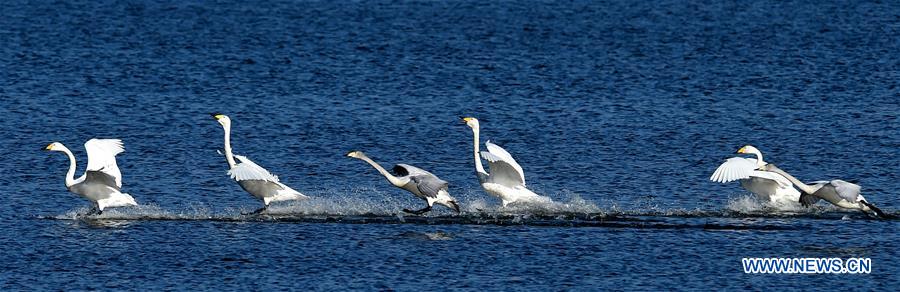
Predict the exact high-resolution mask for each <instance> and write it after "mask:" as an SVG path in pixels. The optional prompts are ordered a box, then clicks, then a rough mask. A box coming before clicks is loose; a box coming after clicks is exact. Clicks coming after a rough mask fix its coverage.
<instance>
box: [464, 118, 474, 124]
mask: <svg viewBox="0 0 900 292" xmlns="http://www.w3.org/2000/svg"><path fill="white" fill-rule="evenodd" d="M474 119H475V118H462V121H463V122H464V123H468V122H469V121H471V120H474Z"/></svg>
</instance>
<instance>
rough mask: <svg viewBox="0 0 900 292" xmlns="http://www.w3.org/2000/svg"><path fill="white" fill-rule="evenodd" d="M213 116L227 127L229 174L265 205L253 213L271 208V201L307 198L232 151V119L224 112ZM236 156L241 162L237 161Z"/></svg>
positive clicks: (226, 151)
mask: <svg viewBox="0 0 900 292" xmlns="http://www.w3.org/2000/svg"><path fill="white" fill-rule="evenodd" d="M212 116H213V118H215V119H216V121H218V122H219V124H221V125H222V128H224V129H225V160H226V161H227V162H228V167H229V168H230V170H229V171H228V175H230V176H231V178H232V179H234V180H235V181H237V183H238V185H240V186H241V188H242V189H244V190H245V191H247V192H248V193H250V194H251V195H253V196H254V197H256V198H257V199H260V200H262V201H263V204H264V205H265V206H264V207H262V208H260V209H258V210H256V211H254V212H253V214H257V213H260V212H262V211H265V210H266V209H267V208H269V203H272V202H279V201H290V200H300V199H306V198H308V197H307V196H305V195H303V194H301V193H300V192H298V191H295V190H294V189H292V188H290V187H288V186H286V185H284V184H283V183H281V182H279V181H278V177H277V176H275V175H272V174H271V173H269V171H267V170H266V169H265V168H262V167H261V166H259V165H257V164H256V163H253V161H250V159H247V157H244V156H240V155H234V154H232V153H231V119H230V118H228V116H226V115H223V114H212ZM235 158H237V160H239V161H240V163H236V162H235Z"/></svg>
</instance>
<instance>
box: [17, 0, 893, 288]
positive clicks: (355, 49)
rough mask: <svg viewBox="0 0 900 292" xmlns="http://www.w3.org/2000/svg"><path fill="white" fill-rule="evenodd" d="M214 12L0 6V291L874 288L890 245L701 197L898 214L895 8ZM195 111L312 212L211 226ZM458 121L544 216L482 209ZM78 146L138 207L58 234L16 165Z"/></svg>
mask: <svg viewBox="0 0 900 292" xmlns="http://www.w3.org/2000/svg"><path fill="white" fill-rule="evenodd" d="M9 2H12V3H9ZM227 2H229V1H220V3H210V2H207V1H202V2H201V1H168V2H163V3H143V2H140V1H60V2H51V1H28V2H26V1H7V3H4V5H2V7H0V16H2V17H0V116H2V118H0V127H2V133H3V136H4V138H3V139H0V157H2V158H3V159H4V161H5V162H4V163H2V170H3V172H2V173H3V175H2V176H0V184H2V185H3V188H2V190H3V191H2V193H3V196H2V198H3V200H2V203H0V218H2V221H0V243H2V246H3V249H2V259H3V260H0V285H2V286H0V287H2V288H3V290H22V289H29V290H31V289H35V290H45V289H47V290H50V289H52V290H56V289H61V288H65V289H78V290H81V289H116V290H119V289H129V290H130V289H134V290H161V289H176V288H191V289H204V290H206V289H209V290H212V289H219V288H227V289H241V290H248V289H259V290H273V289H284V288H303V289H305V288H312V289H321V290H337V289H344V288H355V289H362V290H377V289H399V290H419V289H421V290H438V289H466V290H501V289H502V290H537V289H540V290H568V289H578V290H581V289H585V290H600V289H629V290H632V289H634V290H658V289H703V290H707V289H722V288H728V289H747V288H750V289H763V288H764V287H770V286H774V287H777V288H780V289H788V290H795V289H829V290H833V289H845V288H859V289H863V290H891V289H895V288H896V285H897V282H898V270H900V269H898V268H897V263H898V261H900V255H898V246H900V244H898V242H900V235H898V222H900V221H896V220H893V221H892V220H873V219H869V218H867V217H865V216H864V215H863V214H862V213H859V212H851V211H842V210H837V209H835V208H833V207H830V206H827V205H825V204H822V205H820V206H818V207H816V208H815V209H812V210H802V209H801V210H794V211H790V212H775V211H772V210H770V209H769V208H768V207H767V206H765V205H763V204H760V203H758V202H755V201H753V200H752V199H751V197H750V196H748V194H747V193H746V192H744V191H743V190H742V189H741V188H740V187H739V186H738V185H737V184H736V183H733V184H726V185H722V184H716V183H712V182H709V181H708V177H709V175H710V174H711V173H712V171H713V170H714V169H715V167H716V166H717V165H718V163H720V162H721V161H722V159H724V158H727V157H730V156H731V155H733V154H731V153H733V152H734V151H735V150H736V149H737V148H739V147H740V146H742V145H744V144H753V145H756V146H758V147H759V148H760V149H761V150H762V151H763V152H764V153H766V154H767V160H768V161H770V162H775V163H778V164H779V166H780V167H781V168H783V169H786V170H788V171H791V172H792V173H794V174H796V175H797V176H799V177H800V178H802V179H807V180H812V179H830V178H843V179H846V180H850V181H854V182H857V183H859V184H860V185H862V186H863V192H864V194H865V196H866V198H868V199H869V200H870V201H872V202H874V203H875V204H877V205H879V206H881V207H882V208H883V209H885V210H886V211H887V212H890V213H894V214H897V213H898V211H897V210H898V209H900V199H898V196H897V195H898V192H897V190H896V188H897V187H898V184H897V181H900V165H898V163H897V162H898V158H900V157H898V153H900V151H898V149H900V121H898V115H900V88H898V81H897V80H898V77H900V64H898V60H900V55H898V53H897V52H900V38H898V35H900V5H897V4H896V3H895V2H892V1H876V2H863V3H855V2H854V1H846V2H844V1H841V2H834V3H820V1H799V2H797V1H788V2H785V1H752V2H749V1H738V2H737V3H734V2H730V1H725V2H723V1H706V2H703V1H661V2H646V3H643V2H633V1H616V2H606V1H604V2H600V1H589V2H581V1H574V2H573V1H564V2H532V1H528V2H525V3H481V2H484V1H473V2H464V1H458V2H457V1H453V2H409V3H407V2H363V3H359V2H343V1H340V2H338V3H330V2H269V3H264V4H257V3H252V4H251V3H247V4H240V3H227ZM216 111H218V112H223V113H227V114H229V115H231V117H232V119H233V120H234V135H233V139H234V145H235V151H236V152H238V153H241V154H245V155H248V156H249V157H250V158H252V159H253V160H254V161H256V162H258V163H260V164H261V165H263V166H265V167H267V168H268V169H269V170H271V171H272V172H274V173H276V174H278V175H279V176H280V177H281V179H282V180H283V181H284V182H285V183H287V184H288V185H290V186H292V187H293V188H295V189H297V190H299V191H301V192H303V193H305V194H307V195H310V196H312V197H314V199H312V200H310V201H306V202H299V203H293V204H281V205H277V206H274V207H273V210H272V215H270V216H263V217H248V216H242V215H239V214H240V213H241V211H249V210H253V209H256V208H258V207H259V206H260V203H259V202H257V201H254V200H253V199H252V198H251V197H250V196H249V195H247V194H245V193H244V192H243V191H241V190H240V188H239V187H238V186H237V185H236V184H235V183H234V182H233V181H230V180H229V178H228V176H227V175H226V174H225V172H226V164H225V162H224V160H223V159H222V158H221V156H219V155H217V154H216V152H215V150H216V149H218V148H220V147H221V145H222V142H221V133H222V130H221V129H220V128H219V126H218V124H216V123H215V121H213V120H212V119H211V118H210V117H209V116H208V113H210V112H216ZM460 115H465V116H475V117H478V118H480V119H481V120H482V138H483V139H491V140H493V141H495V142H496V143H498V144H500V145H502V146H504V147H505V148H506V149H507V150H509V151H510V152H511V153H512V154H513V155H514V156H515V157H516V158H517V159H518V161H519V162H520V163H521V164H522V166H523V168H524V169H525V171H526V175H527V180H528V182H529V184H530V186H531V187H532V188H533V189H534V190H535V191H537V192H539V193H542V194H546V195H548V196H550V197H552V198H553V199H554V200H556V201H557V202H560V204H557V205H553V206H545V207H540V208H512V209H508V210H507V209H498V207H497V205H498V203H499V202H498V201H497V200H496V199H493V198H491V197H489V196H488V195H487V194H485V193H484V192H483V191H482V190H481V189H480V187H479V186H478V184H477V181H476V178H475V175H474V173H473V172H474V171H473V165H472V161H471V149H470V147H471V132H470V131H469V129H468V128H467V127H465V126H464V125H462V124H461V123H459V122H458V116H460ZM92 137H104V138H120V139H123V140H124V141H125V145H126V149H127V150H126V152H125V153H123V154H122V155H120V156H119V167H120V168H121V170H122V172H123V174H124V189H123V190H124V191H126V192H128V193H130V194H132V195H133V196H134V197H135V198H136V199H137V201H138V202H140V203H141V204H143V205H144V206H143V207H140V208H128V209H119V210H110V211H107V212H105V213H104V214H103V215H101V216H98V217H87V218H86V217H84V216H82V215H79V214H84V213H85V212H87V208H88V207H87V206H88V203H87V202H86V201H84V200H82V199H80V198H78V197H77V196H75V195H73V194H69V193H67V192H66V190H65V188H64V186H63V176H64V174H65V171H66V167H67V162H66V160H65V157H64V155H62V154H60V153H46V152H42V151H40V150H39V149H41V148H42V147H43V146H45V145H46V144H47V143H49V142H52V141H60V142H63V143H64V144H66V145H68V146H69V148H71V149H72V150H73V151H74V152H75V154H76V156H77V157H78V159H79V163H80V165H79V171H78V175H80V174H81V172H82V169H83V167H84V166H83V165H84V160H85V159H86V156H85V154H84V150H83V147H82V143H83V142H84V141H86V140H88V139H90V138H92ZM353 149H357V150H364V151H366V152H367V153H368V154H369V155H370V156H372V157H373V158H374V159H375V160H376V161H379V162H381V163H383V164H385V165H391V164H392V163H409V164H413V165H416V166H420V167H422V168H424V169H427V170H430V171H432V172H434V173H435V174H437V175H439V176H441V177H442V178H444V179H446V180H448V181H449V182H450V183H451V193H452V194H453V195H454V196H456V197H457V199H459V201H460V202H461V203H462V204H463V209H464V212H463V214H462V215H460V216H454V215H452V213H450V212H448V211H447V210H446V209H445V208H436V210H435V212H432V213H431V214H429V215H428V216H427V217H424V218H423V217H410V216H402V215H400V214H397V213H398V210H400V209H402V208H407V207H409V208H418V207H419V206H420V205H421V202H420V201H418V200H416V199H415V198H413V197H412V196H410V195H408V194H406V193H403V192H402V191H399V190H396V189H394V188H392V187H390V186H389V185H388V184H387V182H386V181H385V180H384V179H383V178H381V177H379V176H378V175H377V173H376V172H375V171H374V170H372V169H371V168H369V167H368V166H367V165H365V164H364V163H362V162H360V161H357V160H353V159H349V158H347V157H344V156H343V154H344V153H346V152H347V151H348V150H353ZM842 219H843V220H842ZM742 257H841V258H849V257H870V258H872V262H873V272H872V273H871V274H868V275H748V274H744V273H743V271H742V268H741V262H740V259H741V258H742Z"/></svg>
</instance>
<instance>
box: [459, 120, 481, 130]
mask: <svg viewBox="0 0 900 292" xmlns="http://www.w3.org/2000/svg"><path fill="white" fill-rule="evenodd" d="M460 119H462V121H463V123H466V126H469V128H472V129H478V127H479V125H478V119H476V118H472V117H460Z"/></svg>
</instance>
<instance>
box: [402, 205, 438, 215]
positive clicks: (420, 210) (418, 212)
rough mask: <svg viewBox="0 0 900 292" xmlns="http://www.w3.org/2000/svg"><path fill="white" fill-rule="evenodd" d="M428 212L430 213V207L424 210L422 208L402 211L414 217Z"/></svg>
mask: <svg viewBox="0 0 900 292" xmlns="http://www.w3.org/2000/svg"><path fill="white" fill-rule="evenodd" d="M428 211H431V206H425V208H422V209H419V210H410V209H403V212H406V213H410V214H414V215H422V213H425V212H428Z"/></svg>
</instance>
